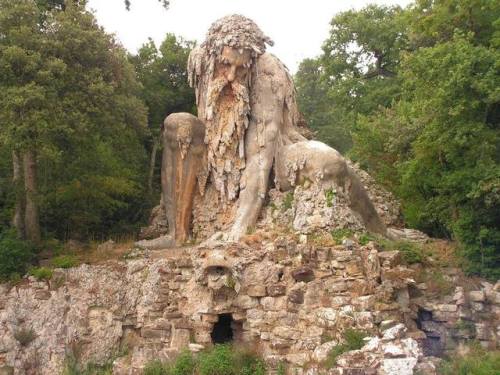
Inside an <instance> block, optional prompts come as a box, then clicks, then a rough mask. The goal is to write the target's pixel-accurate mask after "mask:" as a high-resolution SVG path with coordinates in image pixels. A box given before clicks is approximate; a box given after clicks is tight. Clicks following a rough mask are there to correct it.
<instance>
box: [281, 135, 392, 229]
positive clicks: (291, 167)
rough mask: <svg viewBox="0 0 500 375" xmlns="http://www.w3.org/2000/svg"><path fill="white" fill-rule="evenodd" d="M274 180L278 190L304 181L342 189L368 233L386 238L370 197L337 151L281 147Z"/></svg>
mask: <svg viewBox="0 0 500 375" xmlns="http://www.w3.org/2000/svg"><path fill="white" fill-rule="evenodd" d="M276 178H277V179H278V183H279V185H280V189H282V190H289V189H291V188H292V187H293V186H294V185H295V184H297V183H301V180H304V179H305V178H308V179H310V180H311V181H332V182H334V183H335V184H336V185H338V186H342V187H343V188H344V189H345V190H346V192H347V194H348V196H349V201H350V205H349V207H350V208H351V209H352V210H353V211H355V212H356V213H357V214H359V215H360V216H361V218H362V220H363V223H364V225H365V227H366V229H368V230H369V231H370V232H373V233H379V234H383V235H386V233H387V229H386V227H385V224H384V223H383V222H382V220H381V219H380V217H379V215H378V213H377V211H376V210H375V207H374V206H373V203H372V201H371V200H370V197H369V196H368V194H367V192H366V190H365V189H364V187H363V184H362V183H361V180H360V179H359V177H358V176H357V175H356V173H355V172H354V171H353V170H352V169H351V168H349V167H348V165H347V163H346V161H345V159H344V158H343V157H342V155H340V153H339V152H338V151H336V150H335V149H333V148H331V147H329V146H327V145H326V144H324V143H321V142H318V141H303V142H297V143H293V144H291V145H287V146H284V147H282V148H281V149H280V150H279V153H278V155H277V158H276Z"/></svg>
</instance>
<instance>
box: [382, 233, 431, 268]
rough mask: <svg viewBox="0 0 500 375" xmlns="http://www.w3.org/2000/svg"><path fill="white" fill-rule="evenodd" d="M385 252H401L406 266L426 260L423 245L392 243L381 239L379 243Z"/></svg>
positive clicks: (404, 242) (405, 242)
mask: <svg viewBox="0 0 500 375" xmlns="http://www.w3.org/2000/svg"><path fill="white" fill-rule="evenodd" d="M377 242H378V243H379V245H380V246H381V247H382V249H383V250H386V251H393V250H399V252H400V253H401V257H402V259H403V261H404V262H405V263H406V264H414V263H422V261H423V260H424V250H423V245H421V244H418V243H415V242H410V241H391V240H388V239H383V238H381V239H379V240H378V241H377Z"/></svg>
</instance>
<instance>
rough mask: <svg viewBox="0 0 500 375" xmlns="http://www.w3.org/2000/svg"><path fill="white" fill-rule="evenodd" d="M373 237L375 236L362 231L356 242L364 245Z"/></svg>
mask: <svg viewBox="0 0 500 375" xmlns="http://www.w3.org/2000/svg"><path fill="white" fill-rule="evenodd" d="M374 239H375V237H373V236H372V235H370V234H368V233H363V234H362V235H361V236H359V240H358V242H359V244H360V245H361V246H365V245H367V244H368V242H370V241H373V240H374Z"/></svg>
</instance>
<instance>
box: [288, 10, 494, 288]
mask: <svg viewBox="0 0 500 375" xmlns="http://www.w3.org/2000/svg"><path fill="white" fill-rule="evenodd" d="M498 19H500V5H499V4H498V2H491V1H488V0H438V1H430V0H418V1H416V3H414V4H412V5H410V6H409V7H408V8H406V9H404V10H402V9H400V8H397V7H379V6H368V7H366V8H364V9H362V10H360V11H354V10H353V11H348V12H344V13H341V14H339V15H337V16H335V17H334V19H333V20H332V23H331V25H332V28H331V33H330V37H329V38H328V39H327V41H326V42H325V44H324V47H323V50H324V53H323V54H322V56H320V57H319V58H317V59H314V60H305V61H304V62H303V63H302V65H301V67H300V69H299V72H298V73H297V77H296V79H297V86H298V90H299V96H298V97H299V101H300V105H301V107H302V110H303V111H304V113H305V114H306V118H307V117H309V119H310V122H311V125H312V127H313V128H315V129H316V130H318V135H319V137H320V138H322V139H323V140H324V141H326V142H328V143H330V144H331V145H332V146H334V147H339V148H340V150H341V151H343V152H348V154H349V155H350V156H351V157H352V158H353V159H355V160H357V161H359V162H360V163H361V165H362V166H363V167H364V168H366V169H367V170H368V171H369V172H370V173H371V174H372V175H373V176H375V177H376V178H377V179H378V181H379V182H381V183H382V184H384V185H385V186H386V187H388V188H389V189H390V190H392V191H393V192H395V193H396V195H397V196H398V197H399V198H400V199H401V200H402V203H403V210H404V214H405V218H406V221H407V222H408V224H410V225H411V226H414V227H417V228H419V229H421V230H424V231H426V232H427V233H429V234H431V235H434V236H441V237H447V238H452V239H456V240H458V242H459V244H460V245H461V248H462V250H463V255H464V256H465V257H464V259H465V260H466V264H465V266H466V268H467V269H468V270H469V271H471V272H473V273H478V274H483V275H486V276H490V277H492V278H498V277H499V276H500V204H499V203H500V194H499V191H500V166H499V161H500V131H499V130H500V129H499V126H500V125H499V114H500V106H499V102H500V89H499V87H500V78H499V77H500V76H499V67H500V66H499V63H498V62H499V61H500V53H499V50H498V47H499V45H500V23H499V22H498ZM310 82H313V84H309V83H310ZM313 89H314V90H316V91H313ZM318 93H320V95H318ZM351 141H352V147H351V143H350V142H351ZM338 143H343V145H340V146H339V145H338ZM346 145H347V146H346Z"/></svg>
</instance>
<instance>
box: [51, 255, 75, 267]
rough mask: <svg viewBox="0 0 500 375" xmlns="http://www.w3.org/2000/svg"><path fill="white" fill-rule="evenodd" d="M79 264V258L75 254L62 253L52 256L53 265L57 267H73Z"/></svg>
mask: <svg viewBox="0 0 500 375" xmlns="http://www.w3.org/2000/svg"><path fill="white" fill-rule="evenodd" d="M77 264H78V261H77V259H76V258H75V257H74V256H73V255H60V256H58V257H55V258H52V265H53V266H54V267H55V268H71V267H75V266H76V265H77Z"/></svg>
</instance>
